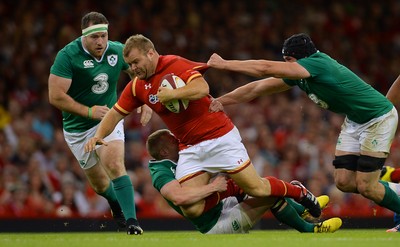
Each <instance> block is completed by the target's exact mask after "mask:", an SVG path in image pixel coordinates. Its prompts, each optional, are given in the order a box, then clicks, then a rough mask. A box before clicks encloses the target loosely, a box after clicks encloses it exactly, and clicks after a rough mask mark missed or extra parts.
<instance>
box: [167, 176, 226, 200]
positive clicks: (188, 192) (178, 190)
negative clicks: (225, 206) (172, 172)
mask: <svg viewBox="0 0 400 247" xmlns="http://www.w3.org/2000/svg"><path fill="white" fill-rule="evenodd" d="M224 190H226V182H225V178H223V177H217V178H216V179H215V180H214V181H213V182H212V183H209V184H207V185H202V186H197V187H182V186H181V184H180V183H179V182H178V180H172V181H171V182H169V183H167V184H165V185H164V186H163V187H162V188H161V190H160V193H161V195H162V196H163V197H164V198H166V199H167V200H169V201H171V202H173V203H174V204H175V205H176V206H185V205H190V204H193V203H196V202H198V201H200V200H202V199H204V198H206V197H207V196H209V195H211V194H212V193H214V192H222V191H224Z"/></svg>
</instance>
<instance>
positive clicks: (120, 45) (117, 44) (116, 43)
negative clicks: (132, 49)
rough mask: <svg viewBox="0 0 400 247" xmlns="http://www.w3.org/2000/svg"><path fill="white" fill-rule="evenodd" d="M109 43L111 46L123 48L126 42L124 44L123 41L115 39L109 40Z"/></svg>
mask: <svg viewBox="0 0 400 247" xmlns="http://www.w3.org/2000/svg"><path fill="white" fill-rule="evenodd" d="M108 45H109V46H110V47H113V48H118V49H122V48H123V47H124V44H122V43H121V42H119V41H113V40H109V41H108Z"/></svg>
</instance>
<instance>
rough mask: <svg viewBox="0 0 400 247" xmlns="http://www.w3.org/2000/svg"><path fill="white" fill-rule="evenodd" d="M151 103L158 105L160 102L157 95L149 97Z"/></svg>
mask: <svg viewBox="0 0 400 247" xmlns="http://www.w3.org/2000/svg"><path fill="white" fill-rule="evenodd" d="M149 102H150V103H151V104H153V105H154V104H157V102H158V97H157V95H154V94H150V95H149Z"/></svg>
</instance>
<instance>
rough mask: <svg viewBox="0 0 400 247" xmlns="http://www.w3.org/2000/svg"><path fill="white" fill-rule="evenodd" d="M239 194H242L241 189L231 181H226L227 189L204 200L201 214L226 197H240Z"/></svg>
mask: <svg viewBox="0 0 400 247" xmlns="http://www.w3.org/2000/svg"><path fill="white" fill-rule="evenodd" d="M241 193H243V190H242V189H241V188H239V186H237V185H236V184H235V182H234V181H233V180H232V179H228V181H227V189H226V190H225V191H223V192H215V193H213V194H211V195H210V196H208V197H206V198H205V199H204V200H205V204H204V209H203V213H205V212H207V211H208V210H210V209H211V208H213V207H214V206H215V205H217V204H218V203H219V202H220V201H221V200H223V199H225V198H227V197H230V196H237V195H240V194H241Z"/></svg>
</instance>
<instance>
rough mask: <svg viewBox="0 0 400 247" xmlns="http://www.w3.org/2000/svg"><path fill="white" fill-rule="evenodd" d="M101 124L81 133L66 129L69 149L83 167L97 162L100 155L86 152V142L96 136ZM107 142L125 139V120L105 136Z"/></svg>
mask: <svg viewBox="0 0 400 247" xmlns="http://www.w3.org/2000/svg"><path fill="white" fill-rule="evenodd" d="M98 126H99V125H96V126H94V127H93V128H91V129H89V130H87V131H84V132H80V133H69V132H66V131H65V130H64V139H65V141H66V142H67V144H68V147H69V149H71V151H72V153H73V154H74V156H75V158H76V159H77V160H78V162H79V165H80V166H81V168H82V169H89V168H91V167H93V166H94V165H96V164H97V162H98V156H97V154H96V152H90V153H85V148H84V147H85V144H86V143H87V142H88V141H89V139H90V138H92V137H93V136H94V134H95V133H96V130H97V128H98ZM104 140H105V141H106V142H110V141H114V140H121V141H125V133H124V120H121V121H120V122H119V123H118V124H117V126H115V129H114V130H113V132H112V133H111V134H110V135H108V136H107V137H106V138H104ZM99 147H101V146H100V145H97V146H96V149H97V148H99Z"/></svg>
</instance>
